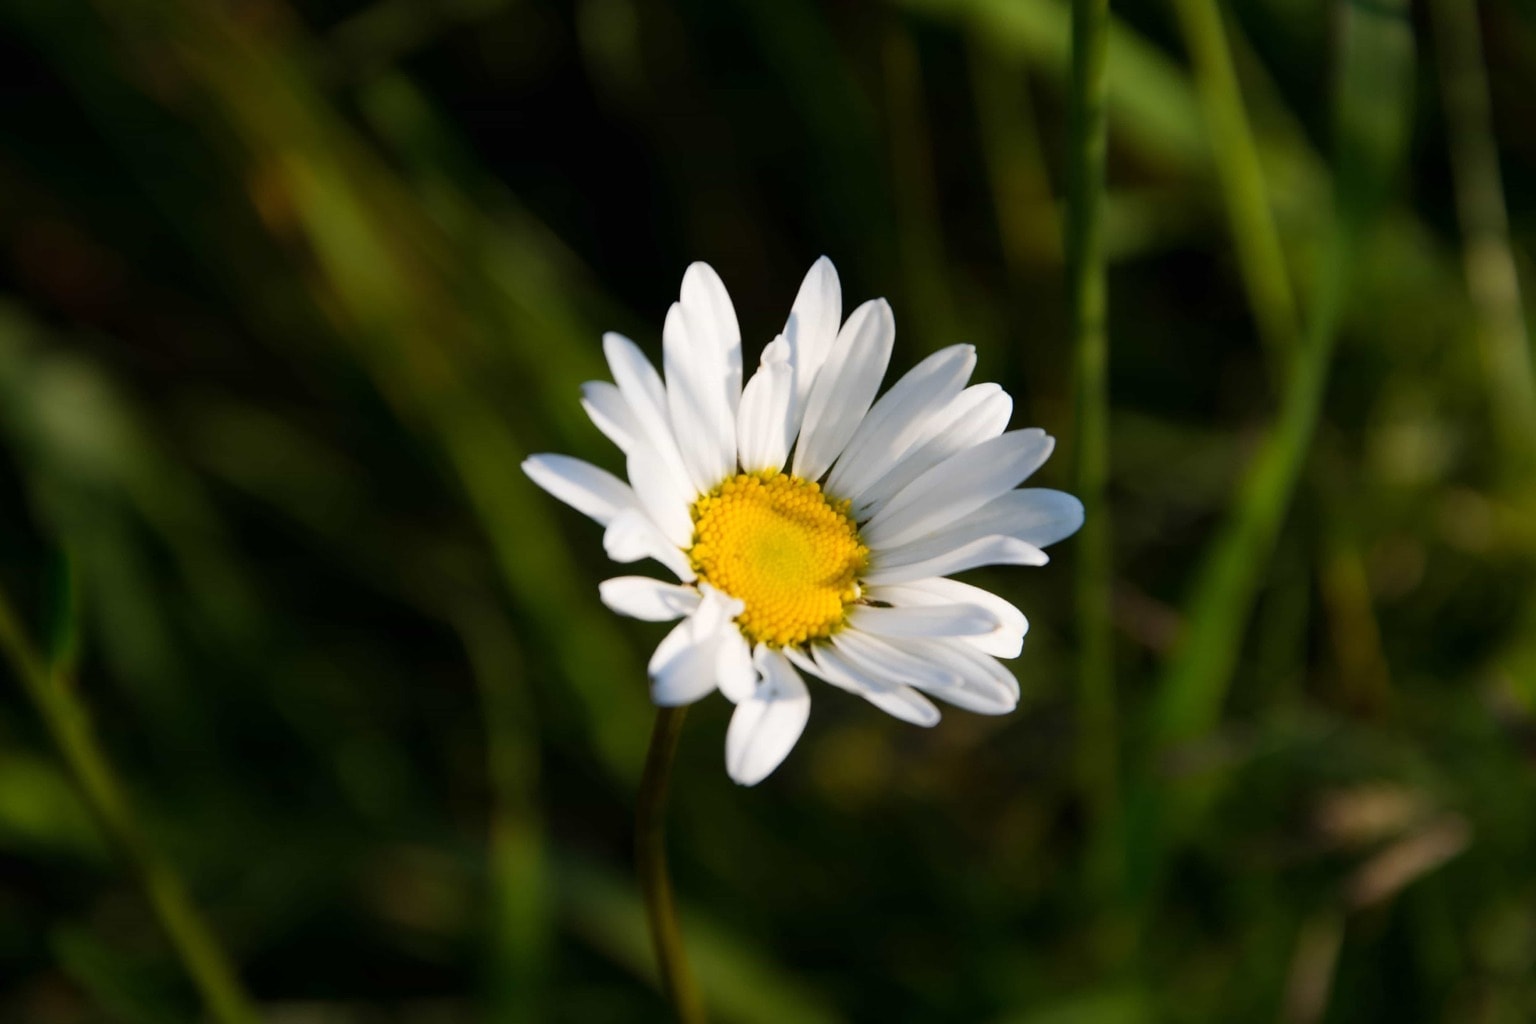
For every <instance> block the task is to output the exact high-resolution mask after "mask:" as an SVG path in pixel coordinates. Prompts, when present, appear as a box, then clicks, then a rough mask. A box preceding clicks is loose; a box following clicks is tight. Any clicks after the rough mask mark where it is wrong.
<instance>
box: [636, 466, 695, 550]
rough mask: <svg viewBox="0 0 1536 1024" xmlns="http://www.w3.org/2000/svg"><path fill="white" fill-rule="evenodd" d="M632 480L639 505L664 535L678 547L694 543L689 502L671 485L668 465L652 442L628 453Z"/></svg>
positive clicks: (686, 546)
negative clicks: (652, 445) (651, 444)
mask: <svg viewBox="0 0 1536 1024" xmlns="http://www.w3.org/2000/svg"><path fill="white" fill-rule="evenodd" d="M629 479H630V480H631V481H632V486H633V487H634V491H635V497H636V498H638V499H639V501H640V507H641V508H643V509H644V510H645V513H646V515H648V516H650V517H651V520H652V522H654V523H655V524H656V526H657V528H659V529H660V530H661V532H662V535H663V536H665V537H666V538H667V540H669V541H671V542H672V543H673V544H674V545H676V546H677V547H679V548H688V547H691V546H692V544H693V517H692V516H690V515H689V514H688V506H689V501H688V499H686V498H683V497H681V496H680V495H679V494H678V493H677V490H676V489H675V488H674V487H672V486H671V484H672V480H671V478H670V477H669V476H668V474H667V469H666V466H665V464H664V463H663V462H662V460H661V457H660V456H659V455H658V454H657V453H656V450H655V449H654V448H652V447H651V446H650V445H644V444H643V445H639V446H637V447H636V448H635V449H634V450H633V451H631V452H630V453H629Z"/></svg>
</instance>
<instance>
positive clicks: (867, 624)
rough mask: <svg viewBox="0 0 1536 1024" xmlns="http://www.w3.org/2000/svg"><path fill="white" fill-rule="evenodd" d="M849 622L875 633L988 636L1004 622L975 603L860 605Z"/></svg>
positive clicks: (876, 634)
mask: <svg viewBox="0 0 1536 1024" xmlns="http://www.w3.org/2000/svg"><path fill="white" fill-rule="evenodd" d="M848 624H849V625H850V626H853V627H854V628H856V629H859V630H862V631H864V632H866V633H873V634H874V635H875V636H984V635H986V634H988V633H991V632H993V631H994V630H996V629H997V628H998V626H1000V625H1001V623H1000V622H998V621H997V616H995V615H993V614H992V613H991V612H990V611H988V610H987V609H985V608H982V607H979V606H978V605H974V604H945V605H929V606H926V607H915V608H912V607H909V608H876V607H872V606H870V605H856V606H854V607H853V608H852V609H850V610H849V612H848Z"/></svg>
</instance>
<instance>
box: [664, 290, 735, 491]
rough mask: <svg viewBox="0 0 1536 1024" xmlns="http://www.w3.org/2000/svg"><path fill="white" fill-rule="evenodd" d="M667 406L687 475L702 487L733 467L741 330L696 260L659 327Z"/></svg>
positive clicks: (724, 297)
mask: <svg viewBox="0 0 1536 1024" xmlns="http://www.w3.org/2000/svg"><path fill="white" fill-rule="evenodd" d="M661 337H662V364H663V369H664V370H665V372H666V378H667V409H668V412H669V414H670V416H671V420H672V428H673V434H674V435H675V437H676V438H677V445H678V451H679V452H680V453H681V455H682V458H683V465H684V466H685V467H686V468H687V470H688V475H689V479H690V480H691V481H692V483H693V486H694V488H695V490H696V491H698V492H701V493H702V492H704V491H707V490H709V489H710V488H712V487H714V486H715V485H716V484H718V483H719V482H720V481H721V480H723V479H725V478H726V477H727V476H729V475H730V474H731V473H732V472H734V470H735V467H736V406H737V403H738V402H739V401H740V400H741V332H740V330H739V329H738V328H737V325H736V311H735V309H734V308H732V306H731V299H730V296H729V295H727V294H726V291H725V286H724V285H723V284H721V283H720V278H719V275H717V274H716V273H715V272H714V270H712V269H710V267H709V265H708V264H706V263H695V264H693V265H692V266H690V267H689V268H688V272H687V273H685V274H684V275H683V288H682V298H681V300H680V301H678V302H675V303H673V304H672V308H671V309H669V310H668V311H667V320H666V324H665V325H664V326H663V328H662V334H661Z"/></svg>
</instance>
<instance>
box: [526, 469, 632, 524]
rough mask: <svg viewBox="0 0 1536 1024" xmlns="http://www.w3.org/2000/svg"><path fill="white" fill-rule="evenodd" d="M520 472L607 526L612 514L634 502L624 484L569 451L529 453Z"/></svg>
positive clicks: (627, 487)
mask: <svg viewBox="0 0 1536 1024" xmlns="http://www.w3.org/2000/svg"><path fill="white" fill-rule="evenodd" d="M523 472H524V473H527V474H528V478H529V479H530V480H532V481H533V482H534V483H536V484H538V485H539V486H540V487H542V488H544V490H546V491H548V492H549V493H550V494H552V495H554V496H555V497H556V498H559V499H560V500H561V501H563V502H565V503H566V504H567V505H569V506H571V507H572V508H574V509H575V510H576V511H578V512H580V513H582V514H583V515H586V516H590V517H591V518H593V519H596V520H597V521H598V522H599V523H602V524H603V525H604V526H607V525H608V524H609V523H611V522H612V521H613V517H614V516H616V515H618V514H619V513H620V512H622V511H623V510H624V509H626V508H634V507H635V505H636V497H635V492H634V491H632V490H631V489H630V487H629V485H628V484H626V483H625V482H624V481H622V480H620V479H619V478H618V477H616V476H614V475H613V474H612V473H610V472H608V471H607V470H606V469H599V468H598V467H596V466H594V465H592V463H590V462H583V461H582V460H581V459H573V458H571V457H570V456H569V455H530V456H528V458H526V459H524V460H523Z"/></svg>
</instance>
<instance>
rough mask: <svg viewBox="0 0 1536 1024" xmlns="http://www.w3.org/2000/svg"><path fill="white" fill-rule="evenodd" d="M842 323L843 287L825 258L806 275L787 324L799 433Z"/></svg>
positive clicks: (793, 411)
mask: <svg viewBox="0 0 1536 1024" xmlns="http://www.w3.org/2000/svg"><path fill="white" fill-rule="evenodd" d="M842 322H843V289H842V285H841V284H840V283H839V282H838V280H837V269H836V268H835V267H833V266H832V261H831V260H829V259H827V258H826V257H825V256H823V257H821V259H819V260H817V261H816V262H815V263H814V264H812V265H811V269H810V272H809V273H807V274H806V275H805V280H804V281H802V282H801V284H800V291H799V293H798V294H796V296H795V304H794V306H793V307H792V308H791V309H790V311H789V320H788V321H787V322H786V323H785V324H784V338H785V340H787V341H788V342H789V348H790V362H791V364H792V365H793V367H794V373H795V398H794V404H793V405H792V406H791V416H792V418H793V419H794V429H795V430H796V431H798V430H799V429H800V419H801V416H802V415H803V414H804V412H805V403H806V400H807V399H808V398H810V395H811V385H812V384H813V383H815V381H816V374H817V373H818V372H820V370H821V367H822V364H823V363H825V362H826V360H827V353H829V352H831V351H832V346H833V344H834V343H835V342H836V340H837V330H838V327H839V325H841V324H842Z"/></svg>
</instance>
